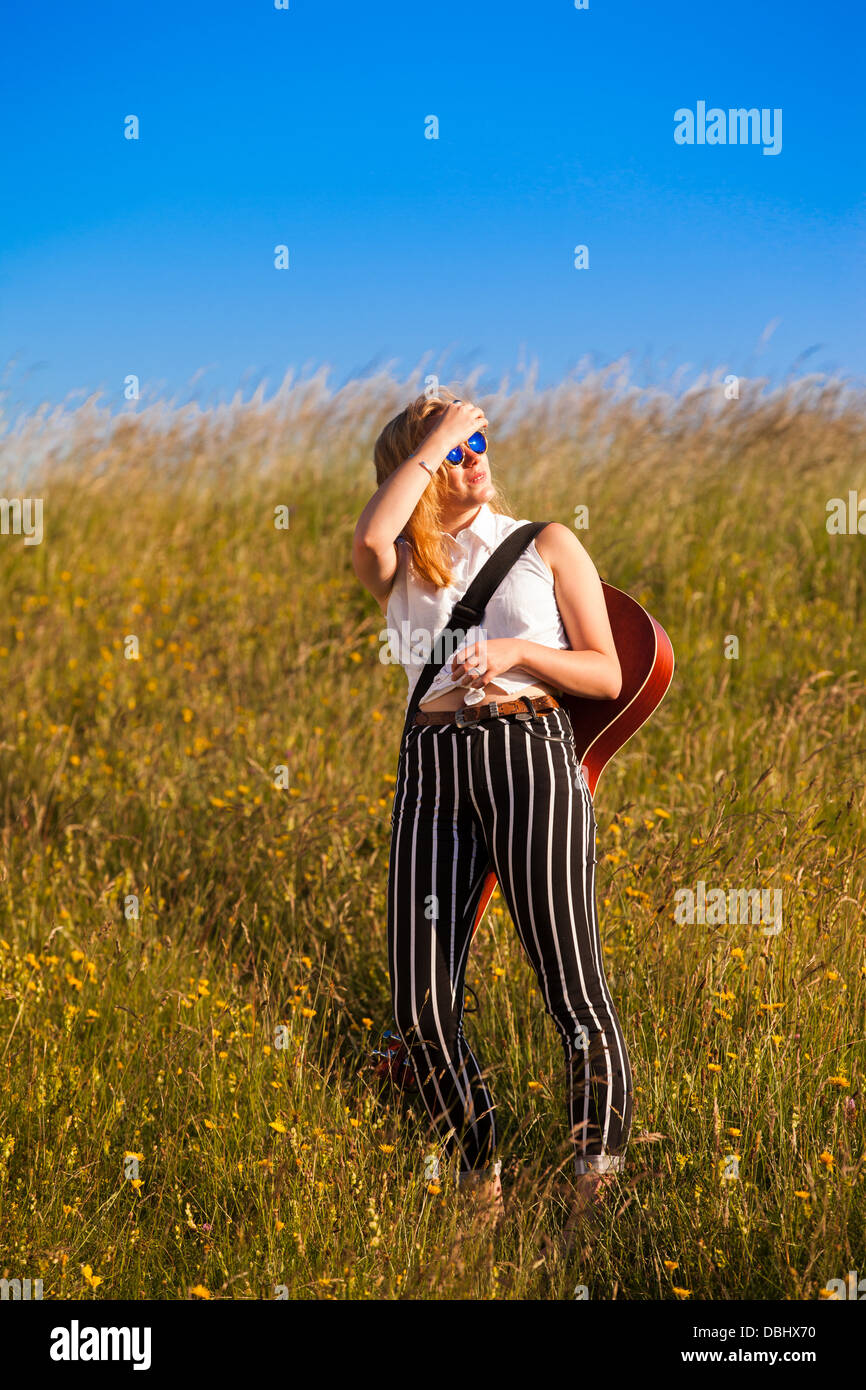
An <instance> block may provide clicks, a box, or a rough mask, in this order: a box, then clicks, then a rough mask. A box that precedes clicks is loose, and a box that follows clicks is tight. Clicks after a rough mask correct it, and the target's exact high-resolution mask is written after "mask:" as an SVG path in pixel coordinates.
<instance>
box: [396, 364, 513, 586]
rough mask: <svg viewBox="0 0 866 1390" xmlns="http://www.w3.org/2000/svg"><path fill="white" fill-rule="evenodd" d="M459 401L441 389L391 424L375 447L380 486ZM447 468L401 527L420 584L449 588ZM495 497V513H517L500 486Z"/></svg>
mask: <svg viewBox="0 0 866 1390" xmlns="http://www.w3.org/2000/svg"><path fill="white" fill-rule="evenodd" d="M457 399H458V397H456V396H455V395H454V393H453V392H452V391H449V390H448V389H447V388H444V387H443V388H440V392H439V395H438V396H416V397H415V400H414V401H412V402H411V403H410V404H409V405H407V406H406V408H405V410H401V411H400V414H399V415H395V416H394V418H393V420H389V421H388V423H387V425H386V426H385V428H384V429H383V430H382V433H381V434H380V435H379V438H378V439H377V440H376V443H375V445H374V446H373V461H374V463H375V465H376V482H377V485H378V486H379V487H381V486H382V483H384V481H385V479H386V478H388V477H390V475H391V474H392V473H393V472H394V470H395V468H399V467H400V464H401V463H403V462H405V460H406V459H407V458H411V456H412V454H414V453H415V452H416V451H417V450H418V449H419V448H420V447H421V445H422V443H423V442H424V440H425V439H426V438H427V435H428V434H429V433H430V432H431V430H433V429H434V428H435V423H436V417H437V416H438V415H441V414H442V411H443V409H444V407H445V406H446V405H448V404H450V402H451V401H454V400H457ZM448 468H449V465H448V464H447V463H444V464H442V466H441V467H440V468H439V469H437V471H436V474H435V476H434V477H433V479H432V480H431V482H430V483H429V484H428V485H427V487H426V488H425V490H424V492H423V493H422V495H421V497H420V499H419V501H418V505H417V506H416V508H415V510H414V511H413V513H412V515H411V516H410V518H409V520H408V521H407V522H406V525H405V526H404V527H403V530H402V533H401V534H402V535H404V536H405V537H406V539H407V540H408V541H409V543H410V544H411V546H412V558H413V561H414V564H415V569H416V571H417V572H418V574H419V575H420V576H421V578H422V579H426V580H427V581H428V583H430V584H434V585H435V586H436V587H437V588H445V587H446V586H447V585H448V584H450V583H451V582H452V580H453V578H454V574H453V571H452V570H451V568H450V566H449V563H448V550H447V547H446V543H445V540H444V539H443V533H442V510H443V503H444V501H445V498H446V497H447V495H448V478H447V470H448ZM493 486H494V494H493V496H492V497H491V498H489V499H488V506H489V507H490V510H491V511H493V512H499V513H500V514H501V515H504V516H512V515H513V513H512V511H511V509H510V508H509V506H508V504H507V503H506V501H505V499H504V497H503V495H502V493H501V492H500V490H499V488H498V487H497V486H496V484H495V483H494V484H493Z"/></svg>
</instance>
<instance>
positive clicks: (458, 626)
mask: <svg viewBox="0 0 866 1390" xmlns="http://www.w3.org/2000/svg"><path fill="white" fill-rule="evenodd" d="M549 524H550V523H549V522H547V521H527V522H526V523H525V525H523V526H518V527H517V528H516V529H515V530H514V531H511V532H510V533H509V535H507V536H506V537H505V540H504V541H501V542H500V544H499V545H498V546H497V547H496V549H495V550H494V552H493V554H492V555H489V556H488V558H487V560H486V561H485V562H484V564H483V565H482V566H481V569H480V570H479V571H478V573H477V574H476V576H475V578H474V579H473V580H472V583H471V584H470V585H469V588H468V589H467V590H466V593H465V594H464V595H463V597H462V598H459V599H458V600H457V602H456V603H455V605H454V607H453V608H452V610H451V616H450V618H449V619H448V622H447V624H446V625H445V627H444V628H443V629H442V631H441V632H440V633H439V634H438V635H437V636H436V638H435V641H434V644H433V646H434V651H435V650H436V648H437V647H438V649H439V650H440V651H442V650H443V649H445V648H446V646H447V637H446V634H448V633H453V634H455V635H456V633H457V632H465V631H466V630H467V629H468V628H470V627H474V626H475V625H476V624H478V623H480V622H481V619H482V618H483V617H484V613H485V610H486V608H487V605H488V603H489V602H490V600H491V598H492V597H493V595H494V593H495V592H496V590H497V589H498V588H499V585H500V584H501V583H502V581H503V579H504V578H505V576H506V574H507V573H508V571H509V570H510V569H511V566H512V565H513V564H514V563H515V561H516V560H517V559H518V558H519V557H520V556H521V555H522V554H523V552H524V550H525V549H526V547H527V546H528V545H529V543H530V541H532V540H534V539H535V537H536V536H537V535H538V533H539V531H543V530H544V528H545V526H548V525H549ZM453 650H456V648H453ZM449 655H450V651H446V655H444V656H442V657H440V658H439V659H438V660H437V659H436V658H435V657H434V656H433V655H432V654H431V656H430V659H429V660H428V662H427V665H426V666H425V667H424V669H423V670H422V672H421V674H420V676H419V677H418V680H417V682H416V684H415V689H414V690H413V691H412V699H411V700H410V702H409V707H408V709H407V710H406V722H405V723H404V725H403V733H402V735H401V738H400V743H401V746H402V743H403V740H404V739H405V737H406V735H407V733H408V732H409V729H410V728H411V727H412V725H413V724H414V722H415V715H416V714H417V713H418V706H419V705H420V703H421V699H422V696H424V695H425V694H426V693H427V691H428V689H429V688H430V685H431V683H432V681H433V677H434V676H435V675H436V673H437V671H439V670H441V668H442V667H443V666H444V665H445V662H446V661H447V660H448V657H449Z"/></svg>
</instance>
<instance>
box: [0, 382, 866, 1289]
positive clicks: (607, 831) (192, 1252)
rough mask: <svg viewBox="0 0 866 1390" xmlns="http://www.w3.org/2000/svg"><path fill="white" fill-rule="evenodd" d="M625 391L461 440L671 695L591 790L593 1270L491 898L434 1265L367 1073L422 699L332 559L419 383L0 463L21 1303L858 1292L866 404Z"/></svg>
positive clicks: (1, 1268)
mask: <svg viewBox="0 0 866 1390" xmlns="http://www.w3.org/2000/svg"><path fill="white" fill-rule="evenodd" d="M461 385H462V386H463V388H464V391H465V392H466V393H467V394H469V395H471V394H472V390H471V382H470V383H469V387H468V389H467V385H466V383H461ZM615 385H616V383H615V381H614V379H613V378H612V377H602V378H597V379H594V380H593V381H591V382H589V383H588V384H587V385H585V386H584V387H582V388H579V387H578V386H576V385H575V384H566V385H563V386H562V387H560V388H558V389H557V390H555V391H548V392H533V391H532V390H528V389H527V390H525V391H517V392H514V393H512V394H511V395H505V394H503V395H501V396H495V397H483V398H481V403H482V404H484V406H485V409H486V412H487V414H488V416H489V418H490V422H491V454H490V457H491V461H492V465H493V472H494V477H495V478H496V480H497V481H498V482H499V483H500V484H501V486H502V489H503V492H504V494H505V497H506V499H507V501H508V503H509V505H510V506H511V508H512V510H513V511H514V513H515V515H516V516H528V517H532V518H534V519H538V520H559V521H562V522H564V523H565V524H566V525H571V524H572V521H573V518H574V515H575V508H576V507H577V506H580V505H586V506H587V507H588V508H589V522H590V524H589V528H588V530H586V531H582V532H581V533H580V537H581V540H582V541H583V542H584V544H585V545H586V546H587V548H588V550H589V553H590V555H591V556H592V558H593V560H594V562H595V564H596V566H597V568H598V570H599V572H600V574H601V575H602V577H603V578H605V579H606V580H608V581H609V582H611V583H613V584H616V585H617V586H619V587H620V588H625V589H627V590H628V591H629V592H631V593H632V594H634V595H635V597H637V598H638V599H639V600H640V601H641V602H643V603H644V604H645V605H647V606H648V607H649V609H650V611H652V612H653V613H654V614H655V615H656V616H657V617H658V618H659V620H660V621H661V622H662V623H663V625H664V626H665V628H666V630H667V631H668V633H669V635H670V637H671V640H672V642H673V644H674V649H675V653H676V659H677V668H676V673H675V676H674V681H673V684H672V686H671V689H670V690H669V692H668V695H667V697H666V699H665V701H664V703H663V704H662V706H661V707H660V709H659V711H658V712H657V714H656V715H655V717H654V718H653V719H652V720H651V722H650V723H649V724H648V725H647V726H646V727H645V728H644V729H643V730H642V731H641V732H640V733H639V734H638V735H637V736H636V737H635V738H634V739H633V740H632V741H631V742H630V743H629V744H628V745H627V746H626V748H625V749H624V750H623V751H622V752H621V753H620V755H619V756H618V757H617V758H616V759H615V761H614V762H613V763H612V764H611V765H610V767H609V768H608V769H607V771H606V772H605V774H604V776H603V777H602V779H601V783H600V785H599V787H598V790H597V793H596V815H597V819H598V826H599V840H598V854H599V895H598V896H599V915H600V920H601V926H602V934H603V940H604V949H605V953H606V954H605V959H606V966H607V971H608V977H609V981H610V986H611V990H612V993H613V996H614V999H615V1001H616V1004H617V1008H618V1011H619V1013H620V1017H621V1019H622V1022H623V1027H624V1029H625V1032H626V1037H627V1040H628V1042H629V1046H630V1052H631V1060H632V1068H633V1071H634V1074H635V1083H636V1086H637V1093H636V1106H635V1120H634V1127H633V1131H632V1143H631V1145H630V1147H629V1151H628V1165H627V1168H626V1170H625V1171H624V1172H623V1174H622V1175H621V1176H620V1178H619V1179H618V1183H617V1185H616V1187H615V1188H614V1190H613V1195H612V1198H611V1200H610V1201H609V1203H608V1205H607V1207H606V1209H605V1215H604V1216H603V1218H602V1226H601V1229H600V1230H599V1233H598V1236H597V1238H596V1239H595V1240H594V1241H592V1242H590V1244H588V1245H586V1246H580V1245H578V1247H576V1248H575V1249H574V1250H573V1251H572V1252H571V1253H570V1254H566V1253H564V1249H563V1245H562V1242H561V1240H560V1234H561V1231H562V1227H563V1222H564V1219H565V1215H566V1208H565V1207H564V1205H563V1202H562V1199H561V1197H560V1196H559V1195H558V1189H557V1187H556V1184H555V1175H556V1173H557V1172H560V1173H568V1172H569V1171H570V1164H571V1151H570V1145H569V1142H568V1137H567V1133H566V1115H565V1106H564V1098H563V1087H564V1066H563V1058H562V1051H561V1044H560V1042H559V1038H558V1035H557V1033H556V1030H555V1027H554V1025H553V1023H552V1021H551V1020H550V1019H549V1018H548V1017H547V1015H546V1014H545V1012H544V1009H543V1006H542V1003H541V1000H540V998H539V995H538V993H537V991H536V989H535V988H534V977H533V974H532V971H531V969H530V967H529V965H528V962H527V961H526V960H525V958H524V957H523V955H522V951H521V948H520V944H519V942H518V940H517V937H516V933H515V931H514V928H513V926H512V923H511V921H510V918H509V917H508V915H507V912H506V911H505V909H504V905H503V901H502V898H501V897H500V896H499V895H498V894H497V896H496V897H495V898H494V900H493V903H492V904H491V911H490V912H489V914H488V916H487V918H486V919H485V922H484V924H483V927H482V929H481V930H480V931H479V933H478V936H477V937H476V939H475V942H474V944H473V948H472V953H471V956H470V964H469V972H468V976H467V979H468V982H469V983H470V984H471V985H472V988H473V989H474V990H475V992H476V994H477V996H478V1003H479V1009H478V1012H477V1013H475V1014H469V1015H468V1016H467V1020H466V1032H467V1036H468V1037H469V1038H470V1040H471V1041H472V1043H473V1045H477V1049H478V1052H479V1055H480V1056H481V1058H482V1061H483V1062H484V1063H485V1064H486V1066H487V1068H488V1071H489V1074H490V1077H491V1082H492V1087H493V1092H494V1095H495V1098H496V1100H497V1104H498V1111H497V1122H498V1127H499V1131H500V1134H501V1136H502V1138H501V1150H500V1156H501V1157H502V1158H503V1183H504V1189H505V1197H506V1202H507V1204H508V1215H507V1218H506V1220H505V1222H504V1224H503V1226H502V1227H500V1229H499V1231H498V1232H497V1233H496V1234H495V1236H494V1237H492V1238H488V1237H486V1236H484V1235H483V1234H478V1235H477V1236H472V1237H470V1238H468V1239H466V1240H465V1241H464V1242H463V1244H462V1245H461V1246H460V1249H459V1253H455V1247H454V1240H455V1233H456V1225H455V1222H456V1220H457V1199H456V1194H455V1192H454V1190H453V1186H452V1185H450V1184H449V1183H448V1182H447V1181H444V1180H443V1181H442V1182H441V1183H439V1184H437V1183H428V1182H427V1181H426V1180H425V1178H424V1174H423V1160H424V1156H425V1155H426V1154H427V1153H429V1152H432V1151H433V1149H432V1148H431V1145H430V1142H429V1136H428V1132H427V1126H426V1119H425V1117H424V1116H422V1115H421V1114H419V1113H418V1112H417V1111H411V1110H408V1109H407V1108H406V1103H405V1101H401V1099H400V1097H399V1095H398V1094H396V1093H392V1094H388V1093H387V1092H386V1093H385V1094H380V1092H379V1091H378V1089H377V1087H376V1086H375V1085H374V1084H373V1082H372V1080H371V1077H370V1071H369V1066H368V1057H369V1053H370V1050H371V1049H372V1048H374V1047H376V1046H378V1040H379V1038H380V1037H381V1033H382V1030H383V1029H384V1028H387V1027H390V1026H391V1015H390V1007H389V1005H390V995H389V987H388V978H387V955H386V920H387V919H386V906H385V890H386V871H387V856H388V837H389V828H390V827H389V813H390V806H391V797H392V795H393V787H394V774H395V772H396V765H397V755H398V746H397V745H398V739H399V734H400V728H401V724H402V712H403V708H404V703H405V689H406V677H405V675H404V673H403V671H402V670H401V669H400V668H399V667H394V666H386V665H383V664H382V663H381V662H380V661H379V651H380V640H379V633H380V630H381V629H382V627H383V626H384V623H383V620H382V616H381V613H380V612H379V610H378V608H377V607H376V605H375V603H374V602H373V600H372V598H371V597H370V596H369V595H368V594H367V593H366V592H365V591H364V590H363V589H362V588H361V587H360V585H359V584H358V581H357V580H356V578H355V575H354V573H353V571H352V566H351V538H352V532H353V528H354V524H355V521H356V519H357V516H358V514H359V512H360V511H361V509H362V507H363V506H364V503H365V502H366V501H367V499H368V498H369V496H370V495H371V494H372V492H373V490H374V488H375V476H374V472H373V467H372V462H371V451H372V444H373V440H374V439H375V436H376V434H377V433H378V430H379V429H380V428H381V426H382V425H383V424H384V423H385V421H386V420H387V419H389V418H390V416H391V415H392V414H394V413H395V412H396V410H398V409H399V408H401V406H402V405H403V404H404V403H405V402H406V401H407V400H408V399H409V397H410V396H411V395H413V394H417V392H418V390H419V389H420V387H418V385H417V383H413V384H412V385H410V386H408V387H407V386H406V385H405V384H398V383H396V382H395V381H394V380H393V379H392V378H390V377H384V376H381V377H378V378H374V379H371V380H369V381H366V382H356V383H353V384H352V385H350V386H349V387H347V388H345V389H344V390H343V391H341V392H340V393H339V394H338V395H336V396H335V397H328V396H327V394H326V393H325V391H324V390H323V389H322V387H321V383H316V382H314V383H312V384H310V383H306V384H299V385H295V386H293V387H289V388H287V389H286V390H284V391H283V392H282V393H281V394H280V396H279V397H278V398H277V399H276V400H275V401H272V402H270V403H267V404H261V403H260V402H254V403H250V404H249V405H247V406H243V407H238V408H236V409H235V410H233V411H230V410H223V411H211V412H209V413H205V414H202V415H198V416H189V415H187V416H185V415H184V414H183V412H180V411H178V412H176V413H175V414H174V415H172V413H171V412H170V411H168V410H167V409H166V410H163V411H150V412H145V413H144V414H143V416H142V418H139V419H134V418H131V417H127V418H126V419H125V420H123V421H122V422H121V423H119V424H117V425H116V426H115V427H114V428H111V429H110V428H108V427H107V421H106V418H105V417H104V416H100V414H99V412H98V411H97V410H95V408H94V407H93V406H92V405H90V406H82V407H81V408H79V409H78V410H77V411H75V412H73V413H70V414H69V415H68V416H67V417H66V419H65V421H63V422H62V423H61V424H58V423H57V422H52V421H50V420H46V421H43V422H42V423H41V424H40V423H39V422H36V423H34V424H32V425H31V426H30V427H29V428H28V430H27V431H25V433H24V434H23V435H22V436H18V437H11V436H9V435H7V436H6V438H5V439H4V442H3V446H2V447H3V460H2V466H3V468H4V469H5V472H6V478H7V480H6V481H5V482H4V488H5V495H6V497H17V496H39V497H42V498H43V499H44V538H43V540H42V543H41V544H39V545H33V546H26V545H24V544H23V541H22V538H21V537H20V536H15V535H3V536H2V537H0V542H2V545H0V567H2V579H3V590H4V592H5V594H6V604H5V609H4V614H3V616H2V620H0V662H2V676H3V679H2V685H0V717H2V754H0V756H2V762H0V788H2V798H3V842H2V859H0V1054H2V1059H3V1066H2V1069H0V1276H3V1277H7V1278H21V1279H24V1278H41V1279H42V1280H43V1287H44V1296H45V1298H52V1299H54V1298H79V1297H92V1298H94V1299H96V1300H98V1299H101V1298H130V1299H137V1298H145V1299H185V1298H190V1297H192V1298H196V1297H199V1298H213V1299H216V1298H231V1299H245V1298H255V1299H261V1298H266V1299H273V1298H274V1297H277V1296H279V1294H280V1292H285V1291H287V1293H288V1297H289V1298H292V1299H371V1298H372V1299H395V1298H400V1299H402V1298H406V1299H419V1298H461V1299H462V1298H467V1299H477V1298H509V1299H526V1298H542V1299H572V1298H573V1297H574V1296H575V1289H576V1287H577V1286H578V1285H583V1286H585V1288H586V1290H587V1293H588V1296H589V1298H590V1299H613V1298H617V1299H631V1300H634V1299H642V1300H643V1299H649V1300H654V1299H686V1298H692V1299H741V1298H769V1299H811V1300H815V1299H820V1298H822V1297H827V1296H829V1294H828V1289H827V1284H828V1281H829V1280H831V1279H834V1278H844V1277H845V1276H846V1275H847V1273H848V1271H849V1270H857V1271H858V1274H859V1277H861V1278H862V1277H864V1276H866V1239H864V1235H866V1133H864V1122H863V1111H864V1095H863V1087H864V1058H866V1049H864V1035H866V1009H864V1005H866V949H864V947H866V931H864V927H866V917H864V854H866V836H864V775H866V746H864V745H866V733H864V707H866V676H864V656H866V641H864V629H866V562H864V557H866V536H864V535H831V534H829V533H828V531H827V528H826V524H825V523H826V515H827V512H826V509H827V503H828V501H829V500H830V499H831V498H833V497H842V498H847V496H848V493H849V490H851V489H854V490H857V489H858V488H859V490H860V492H861V494H863V495H866V492H864V488H866V478H864V439H866V412H864V408H863V406H864V402H863V401H862V399H859V398H857V397H856V396H854V395H853V394H851V393H849V392H847V391H846V390H845V389H844V388H843V387H842V386H841V385H839V384H838V383H832V382H831V383H827V382H825V381H819V380H815V381H812V382H807V383H805V384H804V385H802V386H801V387H799V388H797V389H794V388H793V387H791V388H789V389H788V390H787V391H785V392H780V393H777V394H776V395H775V396H772V397H769V396H767V397H764V398H763V399H762V398H761V397H760V395H759V394H758V392H757V389H754V388H753V389H751V390H749V389H746V387H744V388H743V391H742V398H741V399H740V400H734V401H728V400H725V399H724V397H723V393H722V388H721V387H720V386H719V385H713V386H711V387H707V388H706V390H703V391H697V392H694V393H692V394H690V395H687V396H685V397H683V398H681V399H680V400H679V401H675V400H673V399H671V398H669V397H666V396H663V395H662V394H661V393H648V392H633V393H631V394H629V393H623V392H622V391H619V392H617V391H616V390H615V389H614V388H615ZM28 461H30V462H33V461H35V472H34V474H33V475H32V477H30V478H28V480H27V481H26V483H22V482H21V481H20V478H19V481H16V478H18V477H19V474H20V469H21V468H22V467H23V465H24V464H25V463H26V462H28ZM281 507H283V508H286V509H288V511H287V515H288V525H287V526H283V527H279V526H277V525H275V509H278V508H281ZM864 526H866V522H864ZM732 637H733V638H736V639H737V640H738V644H739V651H738V655H737V656H736V658H735V659H728V658H727V656H726V644H727V646H728V647H730V639H731V638H732ZM281 767H282V768H285V769H286V773H285V776H283V777H282V778H281V777H280V776H279V774H278V773H276V771H275V770H276V769H278V768H281ZM277 783H281V784H280V785H277ZM699 881H703V882H705V883H706V884H707V885H708V887H722V888H724V889H725V890H728V889H730V888H736V889H740V888H745V889H751V888H764V887H769V888H773V889H775V888H779V889H781V891H782V895H783V914H784V917H783V924H782V929H781V931H780V932H779V933H778V934H777V935H775V936H770V935H768V934H766V933H765V932H763V931H762V929H761V927H760V926H759V925H756V924H751V923H744V924H735V925H725V924H723V925H709V924H698V923H695V924H682V923H679V922H678V921H677V920H676V918H675V905H676V899H675V894H676V893H677V890H679V889H682V888H690V887H691V888H694V887H696V885H697V883H698V882H699ZM136 1174H137V1176H136ZM726 1175H727V1176H726ZM445 1176H446V1177H447V1176H448V1173H447V1171H446V1174H445Z"/></svg>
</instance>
